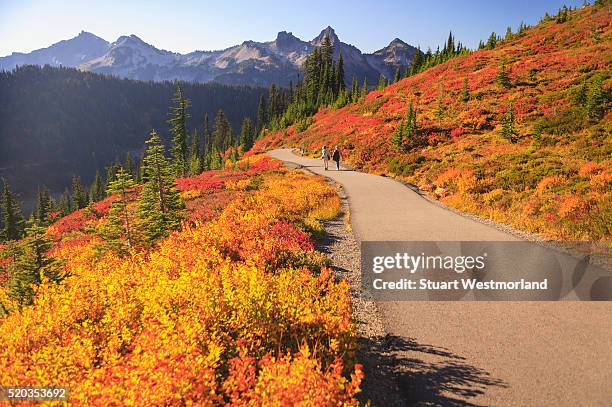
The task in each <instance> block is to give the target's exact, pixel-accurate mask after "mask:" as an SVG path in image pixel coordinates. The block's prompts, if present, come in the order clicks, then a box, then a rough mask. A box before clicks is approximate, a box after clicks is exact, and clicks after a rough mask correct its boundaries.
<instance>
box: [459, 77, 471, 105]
mask: <svg viewBox="0 0 612 407" xmlns="http://www.w3.org/2000/svg"><path fill="white" fill-rule="evenodd" d="M461 100H463V101H464V102H467V101H468V100H470V88H469V84H468V78H467V76H466V77H465V78H463V87H462V88H461Z"/></svg>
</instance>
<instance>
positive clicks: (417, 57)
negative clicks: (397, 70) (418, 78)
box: [406, 47, 423, 75]
mask: <svg viewBox="0 0 612 407" xmlns="http://www.w3.org/2000/svg"><path fill="white" fill-rule="evenodd" d="M422 64H423V53H422V52H421V47H418V48H417V50H416V52H415V53H414V55H413V56H412V61H411V62H410V75H416V74H417V73H419V72H420V70H421V65H422ZM407 69H408V68H406V70H407Z"/></svg>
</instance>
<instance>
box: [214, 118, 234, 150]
mask: <svg viewBox="0 0 612 407" xmlns="http://www.w3.org/2000/svg"><path fill="white" fill-rule="evenodd" d="M232 144H233V136H232V128H231V126H230V124H229V121H228V120H227V118H226V117H225V113H224V112H223V110H221V109H219V112H218V113H217V116H216V117H215V123H214V128H213V148H214V149H215V150H217V151H219V152H225V150H227V149H228V148H229V147H231V146H232Z"/></svg>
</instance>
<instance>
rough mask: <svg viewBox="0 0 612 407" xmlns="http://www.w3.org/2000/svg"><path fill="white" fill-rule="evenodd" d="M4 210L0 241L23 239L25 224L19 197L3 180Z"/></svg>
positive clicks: (1, 204)
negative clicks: (18, 200)
mask: <svg viewBox="0 0 612 407" xmlns="http://www.w3.org/2000/svg"><path fill="white" fill-rule="evenodd" d="M0 206H1V207H2V210H1V211H0V212H1V213H2V230H1V231H0V240H2V241H10V240H18V239H21V238H22V237H23V231H24V226H25V222H24V219H23V216H22V215H21V208H20V207H19V203H18V202H17V197H16V196H15V195H14V194H13V192H11V189H10V187H9V185H8V182H7V181H6V179H4V178H3V179H2V197H1V201H0Z"/></svg>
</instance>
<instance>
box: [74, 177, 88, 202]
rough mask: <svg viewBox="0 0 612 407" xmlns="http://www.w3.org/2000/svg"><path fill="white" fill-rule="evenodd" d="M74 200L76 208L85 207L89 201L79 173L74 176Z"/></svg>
mask: <svg viewBox="0 0 612 407" xmlns="http://www.w3.org/2000/svg"><path fill="white" fill-rule="evenodd" d="M72 201H73V202H74V209H75V210H79V209H82V208H85V207H86V206H87V204H88V203H89V202H88V198H87V193H86V192H85V188H84V187H83V184H82V183H81V178H80V177H79V176H78V175H75V176H73V177H72Z"/></svg>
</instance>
